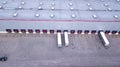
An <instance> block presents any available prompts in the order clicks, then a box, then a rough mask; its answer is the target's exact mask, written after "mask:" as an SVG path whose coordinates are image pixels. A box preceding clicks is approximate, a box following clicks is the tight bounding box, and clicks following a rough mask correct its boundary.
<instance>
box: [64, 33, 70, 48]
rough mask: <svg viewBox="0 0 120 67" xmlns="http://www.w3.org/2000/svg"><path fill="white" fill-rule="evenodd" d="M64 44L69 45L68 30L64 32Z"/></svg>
mask: <svg viewBox="0 0 120 67" xmlns="http://www.w3.org/2000/svg"><path fill="white" fill-rule="evenodd" d="M64 38H65V46H69V38H68V32H64Z"/></svg>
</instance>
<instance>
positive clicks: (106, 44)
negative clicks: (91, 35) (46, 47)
mask: <svg viewBox="0 0 120 67" xmlns="http://www.w3.org/2000/svg"><path fill="white" fill-rule="evenodd" d="M99 34H100V37H101V39H102V41H103V43H104V46H109V44H110V43H109V41H108V39H107V37H106V36H105V33H104V32H100V33H99Z"/></svg>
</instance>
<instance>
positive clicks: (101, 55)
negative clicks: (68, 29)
mask: <svg viewBox="0 0 120 67" xmlns="http://www.w3.org/2000/svg"><path fill="white" fill-rule="evenodd" d="M107 38H108V40H109V41H110V47H109V48H105V47H104V46H103V45H102V43H101V41H100V39H99V37H98V35H80V34H79V35H77V34H70V35H69V40H70V44H69V46H68V47H65V46H63V47H62V48H58V47H57V37H56V34H0V55H1V56H7V57H8V60H7V61H6V62H0V67H81V66H85V67H86V66H88V67H89V66H92V67H93V66H97V67H115V66H116V67H117V66H118V67H120V35H107ZM63 45H64V44H63Z"/></svg>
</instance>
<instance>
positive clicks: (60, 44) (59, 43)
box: [57, 32, 62, 47]
mask: <svg viewBox="0 0 120 67" xmlns="http://www.w3.org/2000/svg"><path fill="white" fill-rule="evenodd" d="M57 42H58V43H57V45H58V47H62V37H61V33H60V32H58V33H57Z"/></svg>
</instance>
